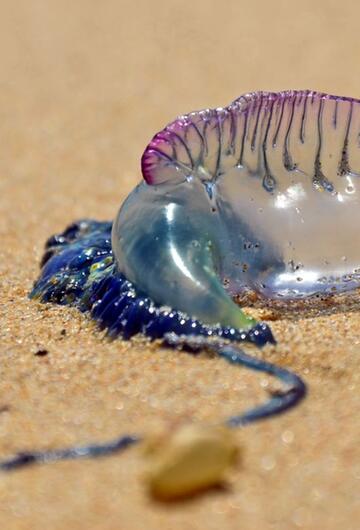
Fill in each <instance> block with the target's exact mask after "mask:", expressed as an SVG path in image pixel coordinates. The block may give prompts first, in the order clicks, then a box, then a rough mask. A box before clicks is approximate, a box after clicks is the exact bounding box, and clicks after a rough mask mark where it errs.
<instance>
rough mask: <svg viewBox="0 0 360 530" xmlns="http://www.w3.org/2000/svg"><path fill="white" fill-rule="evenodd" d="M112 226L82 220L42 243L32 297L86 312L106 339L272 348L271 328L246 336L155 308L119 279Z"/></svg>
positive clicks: (260, 328) (261, 327) (261, 326)
mask: <svg viewBox="0 0 360 530" xmlns="http://www.w3.org/2000/svg"><path fill="white" fill-rule="evenodd" d="M111 228H112V223H111V222H98V221H94V220H89V219H84V220H81V221H78V222H76V223H73V224H72V225H70V226H69V227H68V228H66V230H65V231H64V232H62V233H61V234H57V235H54V236H52V237H50V239H49V240H48V241H47V242H46V248H45V254H44V256H43V259H42V263H41V265H42V270H41V275H40V277H39V279H38V280H37V281H36V283H35V285H34V288H33V290H32V292H31V294H30V297H31V298H34V299H39V300H41V301H42V302H53V303H57V304H62V305H74V306H77V307H78V308H79V309H80V310H81V311H90V313H91V316H92V318H94V319H95V320H96V321H97V322H98V324H99V326H100V327H101V328H103V329H107V334H108V336H109V337H110V338H116V337H118V336H121V337H123V338H124V339H129V338H131V337H132V336H133V335H136V334H137V333H142V334H143V335H146V336H147V337H149V338H151V339H157V338H162V337H164V335H166V334H168V333H176V334H177V335H201V336H216V337H222V338H224V339H229V340H231V341H236V342H243V341H248V342H252V343H254V344H256V345H257V346H260V347H261V346H263V345H264V344H266V343H268V342H269V343H275V340H274V337H273V335H272V332H271V330H270V328H269V327H268V326H267V324H265V323H259V324H257V325H256V326H254V327H253V328H252V329H250V330H247V331H244V330H239V329H234V328H229V327H221V326H219V325H215V326H211V325H205V324H203V323H201V322H200V321H198V320H196V319H194V318H191V317H190V316H188V315H186V314H184V313H182V312H180V311H176V310H174V309H172V308H169V307H164V306H159V305H157V304H156V303H154V302H153V301H152V300H151V299H150V298H149V297H147V296H146V294H145V293H141V292H139V291H138V289H137V288H136V287H135V286H134V285H133V284H132V283H131V282H129V281H128V280H127V279H126V278H125V276H124V275H123V274H121V273H120V272H119V271H118V270H117V268H116V265H115V263H114V260H113V255H112V250H111Z"/></svg>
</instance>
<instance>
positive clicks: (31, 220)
mask: <svg viewBox="0 0 360 530" xmlns="http://www.w3.org/2000/svg"><path fill="white" fill-rule="evenodd" d="M359 15H360V7H359V6H356V5H355V4H354V3H353V2H346V1H345V2H341V3H339V2H335V1H328V2H325V1H319V2H313V1H308V0H306V1H303V2H301V4H298V3H289V2H285V1H284V2H277V1H275V2H271V3H270V2H259V1H256V0H255V1H253V2H251V3H250V2H239V1H236V0H234V1H228V2H219V1H211V0H206V1H205V0H201V1H200V0H198V1H197V2H180V1H171V0H169V1H167V2H165V1H160V0H155V1H153V2H147V1H145V0H138V1H137V2H130V1H128V0H121V1H120V2H119V1H118V2H116V1H115V0H109V1H104V2H95V1H89V0H88V1H85V0H78V1H77V2H70V1H68V0H63V1H62V2H59V1H52V0H47V1H45V0H44V1H37V0H34V1H32V2H28V1H25V0H23V1H17V2H12V1H10V0H3V1H2V2H1V5H0V65H1V68H0V215H1V223H0V242H1V247H0V257H1V260H0V286H1V298H0V338H1V341H0V457H2V458H5V457H6V456H9V455H11V454H13V453H14V452H16V451H18V450H26V449H28V450H31V449H42V448H43V449H45V448H57V447H64V446H68V445H72V444H82V443H86V442H91V441H103V440H106V439H111V438H112V437H115V436H117V435H119V434H121V433H144V434H146V433H150V432H152V431H153V430H154V429H157V428H158V427H159V425H171V424H172V423H174V422H186V421H203V422H206V421H216V420H219V419H220V418H222V417H226V416H227V415H230V414H232V413H235V412H238V411H241V410H244V409H246V408H247V407H250V406H252V405H254V404H255V403H259V402H261V401H262V400H264V399H266V395H267V394H266V391H267V389H269V388H271V385H272V384H273V383H272V381H271V380H270V379H269V378H267V377H264V376H262V375H259V374H256V373H252V372H250V371H248V370H245V369H241V368H234V367H232V366H229V365H228V364H226V363H225V362H224V361H221V360H216V359H210V358H208V357H206V356H201V357H200V358H193V357H192V356H190V355H187V354H185V353H178V352H175V351H172V350H169V349H160V348H158V347H157V346H156V345H151V346H149V345H148V344H147V343H146V342H144V341H143V340H136V341H134V342H122V341H120V340H118V341H115V342H112V343H109V342H107V341H106V340H104V338H103V336H102V334H101V333H100V332H98V331H97V330H96V328H95V326H94V325H93V323H92V322H91V321H90V320H89V319H88V318H87V316H86V315H82V314H80V313H79V312H78V311H77V310H75V309H69V308H64V307H57V306H53V305H46V306H45V305H40V304H38V303H35V302H31V301H29V300H28V298H27V294H28V292H29V290H30V288H31V286H32V283H33V281H34V280H35V278H36V276H37V274H38V270H39V269H38V264H39V260H40V258H41V255H42V250H43V245H44V242H45V240H46V239H47V237H48V236H49V235H50V234H52V233H54V232H57V231H61V230H62V229H63V228H64V227H65V226H66V225H67V224H68V223H70V222H71V221H72V220H74V219H77V218H81V217H92V218H96V219H113V218H114V216H115V214H116V212H117V209H118V207H119V206H120V204H121V202H122V201H123V199H124V198H125V197H126V195H127V194H128V193H129V192H130V190H131V189H132V188H133V186H134V185H135V184H136V182H137V181H139V179H140V178H141V176H140V168H139V160H140V156H141V154H142V151H143V149H144V147H145V145H146V143H147V142H148V140H149V139H150V137H151V136H152V135H153V134H154V133H155V132H156V131H157V130H159V129H161V128H162V127H163V126H164V125H165V124H166V123H167V122H169V121H171V120H172V119H173V118H174V117H175V116H176V115H178V114H181V113H184V112H187V111H190V110H193V109H197V108H204V107H215V106H221V105H225V104H227V103H228V102H230V101H231V100H232V99H234V98H235V97H237V96H238V95H240V94H241V93H244V92H249V91H251V90H258V89H263V90H281V89H288V88H311V89H315V90H320V91H326V92H330V93H335V94H343V95H352V96H357V97H359V96H360V81H359V71H358V70H359V68H358V66H359V58H360V41H359V33H358V20H359ZM357 243H358V242H354V244H357ZM149 266H151V264H149ZM270 324H271V326H272V329H273V331H274V334H275V336H276V338H277V340H278V345H277V346H276V347H267V348H265V349H264V350H263V353H262V354H261V355H263V356H264V357H265V358H267V359H269V360H271V361H274V362H276V363H278V364H279V365H282V366H286V367H289V368H291V369H292V370H294V371H296V372H297V373H298V374H299V375H301V376H303V377H304V378H305V380H306V381H307V383H308V386H309V395H308V397H307V399H306V400H305V402H304V403H303V404H301V406H299V407H298V408H296V409H295V410H293V411H291V412H289V413H288V414H285V415H283V416H281V417H278V418H274V419H272V420H270V421H267V422H261V423H259V424H258V425H254V426H249V427H247V428H244V429H243V430H239V431H237V436H238V440H239V444H240V446H241V447H242V448H243V451H242V460H241V463H240V465H239V467H238V468H237V470H236V472H235V474H234V475H233V476H232V479H231V481H230V483H229V485H228V488H227V489H217V490H212V491H210V492H207V493H205V494H203V495H201V496H198V497H194V498H193V499H190V500H188V501H184V502H178V503H172V504H170V505H164V504H161V503H159V502H155V501H153V500H152V499H151V498H150V497H149V496H148V494H147V492H146V490H145V488H144V485H143V482H142V480H141V476H142V470H143V461H142V459H141V456H140V450H139V449H138V448H133V449H129V450H128V451H127V452H126V453H124V454H122V455H119V456H114V457H109V458H103V459H99V460H82V461H76V462H61V463H57V464H53V465H48V466H35V467H29V468H27V469H24V470H19V471H17V472H14V473H11V474H2V475H1V476H0V527H1V528H2V529H4V530H5V529H6V530H12V529H16V530H20V529H24V530H25V529H32V530H40V529H45V528H51V529H52V530H60V529H61V530H65V529H66V530H80V529H82V530H83V529H86V530H95V529H96V530H117V529H119V530H140V529H145V528H146V529H147V530H155V529H156V530H158V529H165V530H170V529H171V530H185V529H187V530H195V529H198V530H207V529H209V530H215V529H216V530H220V529H223V530H228V529H229V530H230V529H231V530H235V529H236V530H238V529H241V530H250V529H255V528H256V529H261V530H270V529H272V530H292V529H298V528H301V529H306V530H309V529H326V530H339V529H342V530H351V529H353V530H355V529H356V528H359V519H360V494H359V491H360V451H359V438H360V421H359V408H360V394H359V364H358V359H359V355H360V306H359V305H356V304H355V306H353V307H352V308H351V309H350V310H346V308H345V307H344V306H343V305H341V304H340V305H335V306H334V307H333V308H332V310H331V311H328V314H323V315H320V316H315V317H314V316H306V315H302V314H301V313H298V314H297V315H296V318H295V316H293V317H291V316H287V318H286V319H284V318H281V313H280V315H279V316H278V319H277V320H274V321H272V322H271V323H270ZM44 349H45V350H47V352H48V353H47V355H44V356H37V355H36V352H37V351H39V350H44Z"/></svg>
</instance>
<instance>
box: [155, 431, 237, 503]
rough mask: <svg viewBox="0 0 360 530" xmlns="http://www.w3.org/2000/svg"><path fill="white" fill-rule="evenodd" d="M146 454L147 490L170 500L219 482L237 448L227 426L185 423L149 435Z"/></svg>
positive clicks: (232, 464)
mask: <svg viewBox="0 0 360 530" xmlns="http://www.w3.org/2000/svg"><path fill="white" fill-rule="evenodd" d="M145 455H146V457H147V460H148V469H147V473H146V482H147V486H148V488H149V490H150V492H151V493H152V495H153V496H154V497H156V498H158V499H161V500H172V499H176V498H180V497H186V496H188V495H192V494H194V493H197V492H198V491H201V490H204V489H206V488H209V487H211V486H215V485H217V484H220V483H221V482H222V481H223V480H224V478H225V476H226V473H227V472H228V471H229V469H230V468H231V467H232V466H234V464H235V462H236V460H237V459H236V456H237V455H238V448H237V444H236V441H235V437H234V435H233V433H232V431H231V430H230V429H227V428H225V427H208V426H201V425H186V426H183V427H181V428H179V429H178V430H176V431H175V432H172V433H171V434H167V435H162V436H156V437H153V438H152V439H150V440H149V441H148V442H147V445H146V446H145Z"/></svg>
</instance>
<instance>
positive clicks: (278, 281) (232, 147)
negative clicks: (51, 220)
mask: <svg viewBox="0 0 360 530" xmlns="http://www.w3.org/2000/svg"><path fill="white" fill-rule="evenodd" d="M359 134H360V102H359V101H358V100H354V99H351V98H341V97H336V96H329V95H326V94H318V93H315V92H310V91H299V92H296V91H289V92H281V93H278V94H273V93H264V92H258V93H254V94H249V95H246V96H242V97H240V98H239V99H237V100H236V101H235V102H234V103H232V104H231V105H230V106H228V107H226V108H223V109H222V108H221V109H215V110H206V111H200V112H193V113H191V114H189V115H186V116H182V117H180V118H178V119H177V120H175V121H174V122H173V123H171V124H170V125H169V126H167V127H166V128H165V129H164V130H163V131H161V132H160V133H158V134H157V135H156V136H155V137H154V138H153V140H152V141H151V142H150V144H149V146H148V147H147V149H146V150H145V153H144V155H143V158H142V171H143V176H144V179H145V182H144V183H142V184H140V185H139V186H138V187H137V188H136V189H135V190H134V191H133V192H132V194H131V195H130V196H129V198H128V199H127V200H126V201H125V203H124V204H123V206H122V208H121V209H120V211H119V214H118V217H117V219H116V221H115V223H114V226H113V232H112V247H113V251H114V255H115V259H116V263H117V266H118V268H119V270H121V271H122V272H123V273H124V274H125V276H126V277H128V278H129V279H130V280H131V281H133V282H134V283H135V284H136V285H137V286H138V287H139V288H140V289H141V290H143V291H144V292H146V293H148V294H149V296H150V297H151V298H152V299H154V300H155V301H156V302H158V303H161V304H168V305H170V306H171V307H175V308H177V309H180V310H182V311H184V312H186V313H188V314H192V315H194V316H196V317H197V318H199V319H200V320H202V321H204V322H219V323H221V324H223V325H230V326H234V327H244V328H248V327H250V326H252V325H253V321H252V320H251V319H248V318H247V317H245V315H244V314H243V313H242V312H241V311H240V309H239V308H238V307H237V306H236V305H235V304H234V303H233V301H232V299H231V297H232V296H233V295H236V294H239V293H242V292H244V291H246V290H251V291H255V292H256V293H257V294H258V295H259V296H262V297H265V298H267V299H269V298H270V299H271V298H276V299H284V300H291V299H296V298H308V297H312V296H314V295H317V294H319V293H320V294H332V293H333V292H335V291H337V292H342V291H346V290H349V289H354V288H355V287H358V285H359V281H360V268H359V267H360V248H359V246H358V245H357V242H358V228H357V222H356V220H357V219H358V218H359V193H358V178H359V176H360V173H359V171H360V143H359Z"/></svg>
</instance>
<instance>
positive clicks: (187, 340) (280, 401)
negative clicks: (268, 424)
mask: <svg viewBox="0 0 360 530" xmlns="http://www.w3.org/2000/svg"><path fill="white" fill-rule="evenodd" d="M165 339H166V344H167V345H171V346H175V347H182V348H183V347H185V348H189V349H190V350H192V351H197V350H199V349H204V348H206V349H207V350H210V351H212V352H214V353H216V354H217V355H219V356H220V357H222V358H224V359H225V360H226V361H228V362H229V363H231V364H236V365H240V366H245V367H247V368H250V369H252V370H257V371H260V372H264V373H267V374H269V375H272V376H274V377H276V378H277V379H279V380H280V381H281V382H283V383H285V384H286V385H287V386H288V387H289V388H288V389H287V390H285V391H284V392H277V393H276V394H273V395H272V397H271V398H270V400H268V401H267V402H266V403H264V404H262V405H259V406H257V407H255V408H252V409H250V410H248V411H246V412H244V413H241V414H239V415H235V416H231V417H230V418H228V419H227V420H226V421H225V424H226V425H228V426H229V427H240V426H244V425H247V424H249V423H253V422H255V421H259V420H262V419H266V418H270V417H272V416H275V415H278V414H281V413H283V412H285V411H287V410H289V409H290V408H292V407H294V406H295V405H296V404H298V403H299V402H300V401H301V400H302V399H303V398H304V397H305V395H306V385H305V383H304V382H303V381H302V379H301V378H300V377H299V376H298V375H296V374H294V373H293V372H291V371H290V370H287V369H285V368H281V367H279V366H276V365H274V364H272V363H269V362H267V361H264V360H262V359H259V358H257V357H254V356H251V355H248V354H247V353H245V352H244V351H243V350H241V349H240V348H238V347H236V346H234V345H233V344H224V342H222V341H219V340H215V341H211V339H209V338H206V337H201V336H190V337H189V336H185V335H184V336H179V335H176V334H174V333H170V334H168V335H166V337H165ZM140 441H141V437H139V436H133V435H122V436H120V437H119V438H116V439H115V440H111V441H110V442H105V443H102V444H90V445H84V446H79V447H72V448H65V449H57V450H51V451H33V452H31V451H30V452H21V453H18V454H16V455H15V456H12V457H10V458H9V459H6V460H3V461H2V462H1V461H0V471H14V470H16V469H19V468H22V467H26V466H28V465H31V464H45V463H50V462H57V461H59V460H75V459H78V458H97V457H101V456H108V455H112V454H115V453H118V452H122V451H124V450H125V449H127V448H128V447H131V446H133V445H134V444H136V443H138V442H140Z"/></svg>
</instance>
